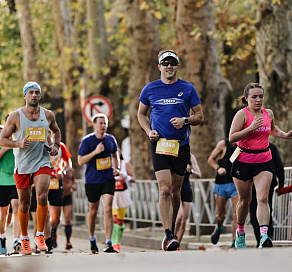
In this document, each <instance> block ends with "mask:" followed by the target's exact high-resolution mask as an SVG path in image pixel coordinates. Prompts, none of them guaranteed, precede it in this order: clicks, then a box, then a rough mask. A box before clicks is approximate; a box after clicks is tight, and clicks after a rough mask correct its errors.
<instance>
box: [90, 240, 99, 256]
mask: <svg viewBox="0 0 292 272" xmlns="http://www.w3.org/2000/svg"><path fill="white" fill-rule="evenodd" d="M90 245H91V246H90V250H91V253H92V254H98V247H97V245H96V240H94V241H90Z"/></svg>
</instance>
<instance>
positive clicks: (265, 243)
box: [259, 234, 273, 248]
mask: <svg viewBox="0 0 292 272" xmlns="http://www.w3.org/2000/svg"><path fill="white" fill-rule="evenodd" d="M272 246H273V242H272V240H271V238H269V237H268V235H267V234H264V235H262V236H261V240H260V245H259V248H263V247H272Z"/></svg>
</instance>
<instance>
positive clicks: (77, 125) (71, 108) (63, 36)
mask: <svg viewBox="0 0 292 272" xmlns="http://www.w3.org/2000/svg"><path fill="white" fill-rule="evenodd" d="M51 3H52V7H53V14H54V21H55V25H56V36H57V44H58V49H59V52H60V58H61V61H60V63H61V70H62V83H63V97H65V124H66V145H67V147H68V149H69V151H70V153H71V154H72V163H73V167H74V168H75V174H76V177H77V178H81V176H82V168H81V167H79V166H78V163H77V154H78V148H79V145H80V142H81V140H82V136H83V135H82V133H81V131H82V113H81V108H80V96H79V91H78V90H77V87H78V80H79V76H80V73H82V67H80V66H78V64H77V61H76V59H77V54H76V51H75V40H74V28H73V25H72V22H71V17H70V1H69V0H51ZM73 135H74V136H73Z"/></svg>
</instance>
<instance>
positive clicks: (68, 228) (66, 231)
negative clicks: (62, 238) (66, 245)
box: [65, 225, 72, 242]
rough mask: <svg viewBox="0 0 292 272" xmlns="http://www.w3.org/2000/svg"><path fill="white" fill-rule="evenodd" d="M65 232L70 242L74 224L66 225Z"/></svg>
mask: <svg viewBox="0 0 292 272" xmlns="http://www.w3.org/2000/svg"><path fill="white" fill-rule="evenodd" d="M65 234H66V238H67V242H69V240H70V238H71V234H72V225H66V226H65Z"/></svg>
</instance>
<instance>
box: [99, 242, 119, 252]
mask: <svg viewBox="0 0 292 272" xmlns="http://www.w3.org/2000/svg"><path fill="white" fill-rule="evenodd" d="M103 252H105V253H118V252H117V251H116V250H114V248H113V246H112V244H108V243H107V244H105V246H104V249H103Z"/></svg>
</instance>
